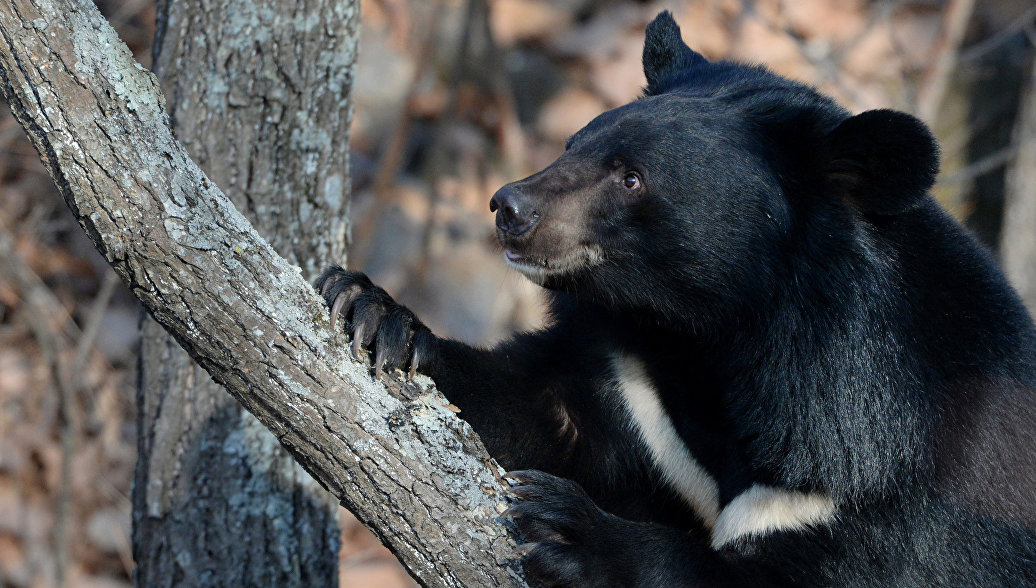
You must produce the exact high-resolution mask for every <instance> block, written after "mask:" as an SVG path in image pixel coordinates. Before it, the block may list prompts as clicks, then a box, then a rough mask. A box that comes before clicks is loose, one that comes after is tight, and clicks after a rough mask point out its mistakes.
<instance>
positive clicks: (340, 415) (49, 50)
mask: <svg viewBox="0 0 1036 588" xmlns="http://www.w3.org/2000/svg"><path fill="white" fill-rule="evenodd" d="M341 6H342V8H341V10H346V9H348V7H349V6H350V4H348V3H342V4H341ZM346 16H348V15H344V14H343V15H341V17H342V18H345V17H346ZM0 76H2V79H0V82H2V89H3V92H4V95H5V97H6V99H7V101H8V104H9V105H10V106H11V109H12V111H13V112H14V114H15V116H16V117H17V118H18V120H19V122H20V123H21V124H22V126H23V127H24V128H25V130H26V132H27V133H28V135H29V138H30V140H31V141H32V142H33V144H34V146H35V147H36V149H37V151H39V153H40V155H41V157H42V159H43V162H44V164H45V165H46V166H47V169H48V170H49V172H50V174H51V176H52V177H53V178H54V180H55V182H56V183H57V185H58V188H59V190H60V191H61V194H62V196H63V197H64V199H65V201H66V203H67V204H68V205H69V207H70V208H71V209H72V211H73V212H74V213H75V215H76V217H77V218H78V219H79V222H80V224H81V225H82V226H83V228H84V229H85V230H86V232H87V233H88V234H89V235H90V237H91V239H92V240H93V242H94V244H95V245H96V246H97V248H98V249H99V250H100V251H101V253H102V254H103V255H104V256H105V258H107V259H108V261H109V262H110V263H111V264H112V267H114V268H115V271H116V272H117V273H118V274H119V276H120V277H121V278H122V279H123V281H124V282H125V283H126V284H127V285H128V286H129V287H130V289H131V290H132V292H133V293H134V294H135V295H136V296H137V297H138V298H139V299H140V300H141V301H142V302H143V304H144V305H145V307H146V308H147V309H148V311H149V312H150V313H151V315H152V316H153V317H154V318H155V319H156V320H157V321H158V322H159V323H160V324H162V325H163V326H164V327H165V328H166V329H167V330H169V332H171V333H172V334H173V335H174V336H175V337H176V338H177V340H178V341H179V343H180V344H181V345H182V346H183V347H184V349H186V350H187V351H188V353H190V354H191V356H192V357H194V359H195V360H197V361H198V363H199V364H200V365H201V366H203V367H204V368H205V369H206V370H207V371H208V372H209V373H210V374H211V375H212V376H213V378H214V379H215V380H216V381H218V382H219V383H221V384H222V385H223V386H225V387H226V388H227V390H228V392H230V394H231V395H233V396H234V398H235V399H237V400H238V401H239V402H241V403H242V404H243V405H244V406H246V407H247V408H248V409H249V410H250V411H251V412H252V413H253V414H255V415H256V417H258V418H259V420H260V421H261V422H262V423H263V424H264V425H265V426H266V427H267V428H269V429H270V430H271V431H272V432H273V433H274V434H275V435H276V436H277V438H278V439H279V440H280V442H281V443H282V444H283V445H284V446H285V447H286V448H288V450H289V451H290V452H291V453H292V455H293V456H294V457H295V459H297V460H298V461H299V462H300V463H301V464H302V465H303V466H304V467H305V468H306V469H307V470H308V471H309V472H310V473H311V474H312V475H313V476H314V477H315V478H316V479H317V480H318V481H320V483H321V484H323V485H324V486H325V487H326V488H328V489H329V490H330V491H331V492H332V493H333V494H335V496H337V497H338V498H339V499H340V500H341V501H342V504H343V505H345V506H346V507H347V508H349V509H350V510H351V511H353V512H354V513H355V514H356V515H357V517H358V518H359V519H360V520H362V521H363V522H364V523H365V524H367V525H368V526H370V527H371V528H372V529H374V531H375V532H376V533H377V534H378V536H379V537H380V538H381V539H382V541H384V542H385V543H386V544H387V545H388V546H389V547H390V548H391V549H392V550H393V551H394V552H395V553H396V555H397V556H399V558H400V560H401V561H402V562H403V564H404V565H405V566H406V567H407V569H408V570H409V571H410V573H411V574H412V575H414V577H415V578H417V579H418V580H419V581H421V582H422V583H424V584H425V585H427V586H489V585H496V586H516V585H523V581H522V580H521V575H520V572H519V568H518V564H517V563H516V561H515V560H514V558H513V553H514V547H515V545H514V542H513V540H511V539H510V538H509V537H508V536H507V535H506V533H505V532H504V529H503V527H502V526H500V525H499V524H498V522H497V521H496V517H497V514H498V509H500V508H501V507H502V505H503V500H502V497H501V494H500V493H501V491H502V488H503V483H502V481H501V479H500V473H501V470H500V468H499V466H497V465H496V463H495V462H493V461H492V460H491V458H490V457H489V455H488V454H487V453H486V451H485V449H484V447H483V446H482V444H481V442H480V441H479V440H478V438H477V436H476V435H475V434H474V432H473V431H472V430H471V428H470V427H469V426H468V425H467V424H466V423H464V422H463V421H461V420H460V419H458V418H456V416H455V415H453V413H452V412H450V410H449V409H447V408H446V407H445V405H446V404H447V401H446V400H445V399H444V398H443V397H442V396H441V395H440V394H439V393H438V392H436V391H435V390H434V388H432V386H431V384H430V383H429V382H428V381H427V380H425V381H424V382H425V383H424V384H423V385H421V386H417V385H409V386H402V387H394V388H395V392H394V393H390V392H389V391H388V390H387V389H386V387H385V386H383V385H382V384H380V383H378V382H376V381H374V380H372V379H371V377H370V376H369V372H368V370H367V369H366V367H364V366H362V365H361V364H359V363H355V362H351V361H347V360H346V359H345V357H344V355H343V353H342V350H343V349H345V346H344V342H343V341H342V340H341V338H342V337H343V336H342V335H337V338H338V339H339V340H337V341H336V336H335V335H333V334H332V333H331V331H330V329H329V324H328V320H327V312H326V310H325V308H324V305H323V303H322V302H321V301H320V299H319V298H318V297H317V295H316V294H315V293H314V291H313V289H312V288H311V287H310V286H309V284H308V283H306V282H305V280H304V279H303V278H302V275H301V273H300V270H299V269H298V268H297V267H294V266H292V265H290V264H288V263H287V262H286V261H285V260H283V259H281V258H280V257H279V256H278V255H277V254H276V253H275V252H274V251H273V250H272V249H271V248H270V246H269V245H268V244H267V243H266V242H265V241H264V240H263V239H262V238H261V237H260V236H259V235H258V234H257V233H256V232H255V230H254V229H253V228H252V227H251V225H249V224H248V222H247V221H246V220H245V219H244V218H243V217H242V216H241V214H239V213H238V212H237V210H235V209H234V208H233V207H232V206H231V205H230V203H229V202H228V201H227V199H226V197H225V196H224V195H223V194H222V192H220V190H219V189H218V188H217V187H216V186H215V185H213V184H212V182H211V181H209V180H208V178H207V177H205V175H204V174H203V173H202V172H201V170H200V169H199V168H198V166H197V165H195V164H194V162H192V161H191V160H190V158H189V157H188V156H187V154H186V152H185V151H184V149H183V147H182V146H181V145H180V144H179V143H178V142H177V141H176V139H175V138H174V137H173V135H172V133H171V132H170V130H169V126H168V117H167V115H166V111H165V104H164V100H163V98H162V96H161V93H160V91H159V87H158V82H157V80H156V79H155V77H154V76H153V75H152V74H151V73H150V72H148V71H146V70H145V69H144V68H142V67H141V66H140V65H139V64H137V63H136V62H134V61H133V59H132V57H131V56H130V53H129V51H128V49H127V48H126V47H125V45H123V44H122V42H121V41H119V39H118V37H117V36H116V34H115V32H114V31H113V30H112V28H111V27H110V26H109V25H108V23H107V22H105V21H104V19H103V18H102V17H101V15H100V14H99V13H98V11H97V9H96V8H95V7H94V5H93V3H92V2H90V1H88V0H12V1H9V2H3V3H0ZM242 540H246V541H248V540H252V541H256V540H259V541H261V540H262V538H257V537H245V538H242Z"/></svg>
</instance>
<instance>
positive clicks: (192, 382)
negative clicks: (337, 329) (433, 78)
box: [133, 0, 358, 587]
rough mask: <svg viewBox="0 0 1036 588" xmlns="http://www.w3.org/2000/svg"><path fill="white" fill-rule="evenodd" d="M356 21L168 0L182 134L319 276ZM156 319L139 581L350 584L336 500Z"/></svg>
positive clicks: (334, 202)
mask: <svg viewBox="0 0 1036 588" xmlns="http://www.w3.org/2000/svg"><path fill="white" fill-rule="evenodd" d="M357 21H358V2H355V1H353V0H307V1H304V2H299V1H297V0H215V1H212V2H204V3H201V2H186V1H183V0H160V2H159V6H158V23H157V24H158V34H157V36H156V39H155V47H154V71H155V73H156V74H157V75H158V77H159V81H160V82H161V85H162V89H163V91H164V93H165V95H166V96H167V97H168V99H167V107H168V111H169V114H170V119H171V122H172V126H173V128H174V130H175V132H176V135H177V138H179V140H180V142H181V143H183V144H184V146H185V147H186V148H187V150H188V152H189V153H190V155H191V157H192V158H193V159H194V160H195V162H197V163H198V165H199V166H200V167H201V168H202V169H203V170H204V171H205V172H206V174H207V175H208V176H209V177H210V178H212V180H213V181H215V182H216V183H217V184H219V185H220V186H223V187H224V191H225V194H226V195H227V196H228V197H230V199H231V201H233V203H234V205H235V206H236V207H237V209H238V210H240V211H242V212H244V213H245V215H246V216H247V217H248V218H249V220H250V221H251V222H252V224H253V225H254V226H255V227H256V229H257V230H258V231H259V233H260V234H261V235H263V236H264V237H265V238H266V239H267V240H268V241H269V242H270V244H271V245H273V247H274V248H275V249H276V250H277V252H278V253H280V254H281V255H282V256H284V257H285V258H286V259H288V260H289V261H291V262H292V263H295V264H298V265H300V266H301V267H302V268H303V273H304V274H305V275H307V276H310V277H312V276H314V275H315V272H316V271H317V270H318V268H320V267H321V266H323V265H325V264H328V263H330V262H338V263H344V261H345V259H344V257H345V235H346V233H347V218H348V205H349V189H348V188H349V170H348V138H349V123H350V120H351V118H352V117H351V113H352V108H351V101H350V91H351V88H352V82H353V72H354V69H355V56H356V45H357V43H356V38H357V28H356V27H357ZM141 330H142V339H141V352H140V358H139V364H138V367H139V378H138V387H137V402H138V406H139V409H138V420H137V424H138V434H139V442H138V448H139V457H138V462H137V470H136V476H135V483H134V489H133V501H134V517H133V521H134V529H133V554H134V558H135V559H136V562H137V572H136V583H137V584H138V585H140V586H148V587H153V586H184V585H189V586H212V585H221V586H226V585H250V586H333V585H337V559H338V547H339V530H338V525H337V510H338V506H337V501H335V500H334V499H333V497H332V496H331V495H330V494H328V493H327V492H326V491H325V490H323V489H322V488H320V486H319V485H318V484H317V483H316V482H314V481H313V479H312V478H311V477H310V476H309V475H308V474H307V473H306V472H305V471H304V470H303V469H302V468H301V466H299V465H298V464H297V463H296V462H295V461H294V460H293V459H292V458H291V456H290V455H289V454H288V453H287V452H286V451H284V450H283V449H282V448H281V447H280V445H279V443H278V442H277V439H276V438H275V437H274V436H273V435H272V434H271V433H270V432H269V431H267V430H266V429H265V428H264V427H263V426H262V424H260V423H259V421H257V420H256V419H255V417H253V416H252V415H251V414H249V413H248V411H247V410H245V409H244V408H243V407H242V406H241V405H240V404H238V403H237V402H236V401H235V400H234V399H233V397H231V396H230V395H228V394H227V393H226V391H225V390H224V389H223V388H222V387H221V386H219V385H218V384H216V383H214V382H213V381H212V379H211V378H210V377H209V375H208V374H207V373H206V372H205V371H204V370H203V369H201V368H200V367H198V366H197V365H196V364H195V363H194V361H193V360H191V358H190V357H189V356H188V355H187V353H186V352H184V351H183V349H181V348H180V346H179V345H178V344H177V343H176V341H175V340H174V339H173V338H172V336H170V335H169V334H168V333H166V332H165V330H164V329H163V328H162V327H161V326H159V325H158V324H157V323H155V322H154V321H153V320H152V319H150V318H144V319H143V320H142V324H141ZM231 352H233V351H231Z"/></svg>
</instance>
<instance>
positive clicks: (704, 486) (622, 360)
mask: <svg viewBox="0 0 1036 588" xmlns="http://www.w3.org/2000/svg"><path fill="white" fill-rule="evenodd" d="M611 363H612V370H613V373H614V377H615V386H616V388H617V390H618V392H619V397H620V398H621V400H622V404H623V406H624V408H625V409H626V411H627V412H628V413H629V415H630V417H631V419H630V420H631V426H632V427H633V429H634V430H635V431H636V432H637V433H638V434H639V436H640V438H641V439H642V440H643V441H644V444H645V445H646V446H647V448H648V451H649V453H650V455H651V459H652V462H653V464H654V466H655V468H656V469H657V470H658V472H659V474H660V475H661V476H662V479H663V480H665V482H666V483H667V484H669V486H670V487H671V488H673V489H674V490H675V491H676V492H677V493H678V494H679V495H680V496H681V497H682V498H683V499H684V501H685V502H686V503H687V504H688V505H690V507H691V508H693V509H694V511H695V512H697V513H698V515H699V516H700V517H701V518H702V520H703V521H704V522H705V524H706V525H707V526H708V527H709V528H710V529H711V530H712V546H713V548H715V549H719V548H721V547H723V546H725V545H728V544H730V543H731V542H733V541H736V540H737V539H740V538H743V537H749V536H761V535H766V534H769V533H772V532H775V531H783V530H795V529H804V528H807V527H814V526H818V525H822V524H825V523H828V522H830V521H832V520H834V518H835V516H836V515H837V508H836V506H835V504H834V502H833V501H832V500H831V499H830V498H829V497H827V496H825V495H823V494H819V493H810V494H806V493H803V492H797V491H793V490H784V489H780V488H773V487H770V486H764V485H761V484H755V485H753V486H752V487H751V488H749V489H748V490H745V491H744V492H742V493H741V494H739V495H738V496H737V497H735V498H734V500H732V501H730V503H729V504H727V505H726V506H725V507H724V508H723V509H720V504H719V485H718V484H717V483H716V480H715V479H714V478H713V477H712V476H711V475H709V473H708V472H707V471H706V470H705V468H704V467H702V465H701V464H700V463H698V461H697V460H696V459H694V456H693V455H692V454H691V452H690V450H689V449H688V448H687V445H686V444H685V443H684V442H683V440H682V439H681V438H680V435H679V434H678V433H677V432H676V428H675V427H674V426H673V422H672V420H671V419H670V418H669V415H668V413H667V412H666V410H665V407H664V406H662V401H661V399H660V398H659V397H658V393H657V392H656V390H655V387H654V385H653V384H652V382H651V379H650V378H649V377H648V375H647V372H646V370H645V369H644V364H643V363H642V362H641V361H640V360H639V359H637V358H636V357H633V356H631V355H625V354H618V353H617V354H614V355H612V358H611Z"/></svg>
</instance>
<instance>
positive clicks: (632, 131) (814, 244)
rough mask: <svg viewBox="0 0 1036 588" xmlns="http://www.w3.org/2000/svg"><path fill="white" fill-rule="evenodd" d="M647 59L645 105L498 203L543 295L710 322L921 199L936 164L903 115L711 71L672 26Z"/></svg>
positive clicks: (612, 117)
mask: <svg viewBox="0 0 1036 588" xmlns="http://www.w3.org/2000/svg"><path fill="white" fill-rule="evenodd" d="M643 60H644V74H645V76H646V78H647V87H646V88H645V92H644V95H643V97H641V98H639V99H638V100H636V101H634V102H632V103H630V104H627V105H625V106H622V107H619V108H616V109H614V110H611V111H608V112H605V113H604V114H601V115H600V116H598V117H597V118H596V119H594V120H593V121H591V122H590V123H589V124H588V125H586V127H584V128H583V129H581V130H580V131H579V132H577V133H576V134H575V135H573V136H572V137H571V138H570V139H569V140H568V142H567V144H566V146H565V152H564V153H563V154H562V155H561V156H560V157H559V158H558V160H557V161H555V162H554V163H553V164H551V165H550V166H548V167H547V168H546V169H544V170H542V171H540V172H539V173H536V174H534V175H532V176H530V177H528V178H525V179H523V180H520V181H517V182H513V183H511V184H508V185H506V186H504V187H503V188H501V189H500V190H499V191H498V192H497V193H496V194H495V195H494V196H493V198H492V200H491V202H490V209H491V210H493V211H496V226H497V236H498V238H499V241H500V243H501V244H502V245H503V247H504V249H505V256H506V259H507V261H508V263H509V264H510V265H511V266H512V267H514V268H515V269H517V270H518V271H520V272H522V273H523V274H525V275H526V276H528V277H529V278H531V279H533V280H534V281H536V282H537V283H540V284H542V285H544V286H546V287H547V288H550V289H555V290H560V291H566V292H570V293H572V294H575V295H577V296H580V297H583V298H585V299H589V300H593V301H596V302H598V303H601V304H603V305H607V306H610V307H613V308H616V309H620V310H646V311H649V312H651V313H652V314H654V315H655V316H660V317H664V318H665V319H667V320H685V319H686V317H696V318H695V319H694V320H708V319H709V318H711V317H713V316H716V315H717V314H718V313H724V312H731V311H735V309H734V307H733V306H732V305H735V304H736V305H741V306H743V305H744V304H754V303H755V302H757V301H758V299H759V298H760V297H765V296H767V295H769V294H771V293H772V292H774V291H775V287H774V286H775V284H778V283H780V281H782V280H784V281H787V280H793V279H794V276H793V275H792V273H791V272H794V271H795V269H794V268H795V266H796V265H801V263H803V262H805V263H817V264H823V263H826V262H832V263H834V262H835V259H836V258H837V256H838V254H839V252H841V251H843V250H846V249H849V248H852V247H853V246H854V245H853V243H852V242H851V240H852V238H853V235H855V234H857V233H859V232H860V231H861V230H862V231H866V225H867V223H872V222H877V219H880V218H888V217H895V216H896V215H901V214H907V213H909V211H911V210H912V209H914V208H915V207H917V206H919V205H920V204H921V203H922V202H923V201H924V200H925V199H926V198H927V195H926V194H927V191H928V189H929V188H930V187H931V185H932V182H933V180H934V178H935V174H936V171H937V167H938V151H937V147H936V144H935V142H934V140H933V138H932V136H931V134H930V133H929V132H928V130H927V129H926V128H925V126H924V125H923V124H922V123H921V122H920V121H918V120H917V119H915V118H913V117H911V116H909V115H907V114H903V113H898V112H894V111H889V110H876V111H869V112H864V113H862V114H859V115H856V116H850V114H849V113H848V112H847V111H846V110H845V109H843V108H841V107H840V106H838V105H837V104H836V103H835V102H834V101H832V100H831V99H829V98H827V97H825V96H823V95H821V94H819V93H818V92H816V91H815V90H814V89H812V88H809V87H807V86H804V85H802V84H799V83H796V82H792V81H789V80H786V79H784V78H782V77H780V76H777V75H775V74H773V73H771V72H769V71H767V70H766V69H764V68H762V67H755V66H747V65H743V64H737V63H730V62H709V61H708V60H706V59H705V58H704V57H702V56H701V55H699V54H698V53H696V52H694V51H693V50H691V49H690V48H689V47H688V46H687V45H685V44H684V42H683V40H682V39H681V36H680V29H679V27H677V25H676V23H675V22H674V20H673V18H672V16H671V15H670V14H669V13H668V12H663V13H662V14H660V15H659V16H658V17H657V18H655V20H654V21H653V22H652V23H651V24H650V25H649V26H648V28H647V31H646V41H645V44H644V56H643ZM807 252H808V253H807ZM804 255H808V256H809V257H810V259H803V256H804Z"/></svg>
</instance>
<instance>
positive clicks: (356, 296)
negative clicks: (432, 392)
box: [315, 265, 435, 377]
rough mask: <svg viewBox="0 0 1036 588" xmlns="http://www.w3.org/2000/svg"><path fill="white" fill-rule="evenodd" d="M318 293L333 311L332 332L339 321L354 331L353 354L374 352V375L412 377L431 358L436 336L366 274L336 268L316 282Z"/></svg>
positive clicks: (325, 272)
mask: <svg viewBox="0 0 1036 588" xmlns="http://www.w3.org/2000/svg"><path fill="white" fill-rule="evenodd" d="M315 286H316V289H317V291H318V292H320V295H321V296H323V297H324V301H325V302H326V303H327V306H328V307H329V308H330V309H331V328H332V329H334V328H335V325H336V324H337V323H338V320H339V319H342V320H343V321H346V322H347V328H351V330H352V352H353V356H354V357H359V351H360V349H361V348H364V349H368V350H370V349H371V348H372V347H373V350H374V371H375V373H376V375H377V376H378V377H381V374H382V371H383V370H393V369H396V368H400V369H403V368H406V367H407V366H409V368H410V376H411V377H413V375H414V374H415V373H416V372H417V369H418V367H419V366H420V365H422V362H423V361H426V360H428V359H429V358H430V356H431V351H432V345H433V344H434V343H435V336H434V335H432V333H431V331H429V330H428V327H425V326H424V324H423V323H421V321H420V320H418V318H417V317H416V316H415V315H414V313H413V312H411V311H410V309H408V308H406V307H405V306H400V305H399V304H397V303H396V301H395V300H393V299H392V297H391V296H389V294H388V292H386V291H385V290H383V289H381V288H379V287H378V286H375V285H374V283H373V282H371V281H370V278H368V277H367V276H366V275H365V274H364V273H363V272H356V271H350V270H345V269H342V268H341V267H339V266H337V265H334V266H331V267H329V268H327V269H326V270H324V272H323V273H322V274H320V277H319V278H317V281H316V284H315Z"/></svg>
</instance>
